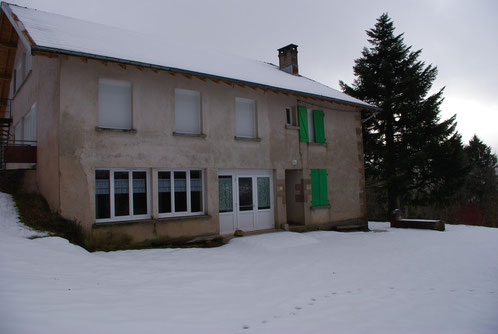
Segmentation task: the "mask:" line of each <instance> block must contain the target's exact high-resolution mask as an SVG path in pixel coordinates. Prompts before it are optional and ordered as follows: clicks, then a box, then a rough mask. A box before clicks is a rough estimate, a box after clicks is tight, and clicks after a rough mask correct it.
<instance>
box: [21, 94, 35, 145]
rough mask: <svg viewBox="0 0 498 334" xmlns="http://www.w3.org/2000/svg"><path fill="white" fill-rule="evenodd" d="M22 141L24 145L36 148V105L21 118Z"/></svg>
mask: <svg viewBox="0 0 498 334" xmlns="http://www.w3.org/2000/svg"><path fill="white" fill-rule="evenodd" d="M23 140H25V141H26V143H25V144H26V145H31V146H36V103H35V104H33V106H32V107H31V109H30V110H29V111H28V112H27V113H26V115H25V116H24V118H23Z"/></svg>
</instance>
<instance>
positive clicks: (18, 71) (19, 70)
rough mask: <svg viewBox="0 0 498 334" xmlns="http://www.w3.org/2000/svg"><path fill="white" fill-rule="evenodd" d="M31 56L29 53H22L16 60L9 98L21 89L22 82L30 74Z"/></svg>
mask: <svg viewBox="0 0 498 334" xmlns="http://www.w3.org/2000/svg"><path fill="white" fill-rule="evenodd" d="M31 66H32V56H31V54H30V53H29V52H27V51H23V52H22V54H20V55H19V58H18V59H17V63H16V65H15V68H14V73H13V83H12V84H11V96H13V95H14V94H15V93H17V91H18V90H19V89H20V88H21V86H22V84H23V82H24V81H25V80H26V78H27V77H28V74H29V72H31Z"/></svg>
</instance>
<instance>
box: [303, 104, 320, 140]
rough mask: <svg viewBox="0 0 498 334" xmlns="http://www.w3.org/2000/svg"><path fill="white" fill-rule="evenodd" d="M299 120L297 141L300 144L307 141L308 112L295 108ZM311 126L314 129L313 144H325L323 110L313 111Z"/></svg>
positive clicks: (304, 108)
mask: <svg viewBox="0 0 498 334" xmlns="http://www.w3.org/2000/svg"><path fill="white" fill-rule="evenodd" d="M297 111H298V118H299V140H300V141H302V142H308V141H309V131H308V110H307V109H306V107H303V106H299V107H297ZM313 126H314V129H315V138H314V139H315V142H316V143H325V128H324V125H323V110H313Z"/></svg>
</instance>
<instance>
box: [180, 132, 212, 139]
mask: <svg viewBox="0 0 498 334" xmlns="http://www.w3.org/2000/svg"><path fill="white" fill-rule="evenodd" d="M173 136H178V137H197V138H206V134H205V133H184V132H173Z"/></svg>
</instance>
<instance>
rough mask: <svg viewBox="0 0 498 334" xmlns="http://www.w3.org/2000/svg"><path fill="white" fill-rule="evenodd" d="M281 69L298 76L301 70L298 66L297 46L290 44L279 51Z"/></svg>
mask: <svg viewBox="0 0 498 334" xmlns="http://www.w3.org/2000/svg"><path fill="white" fill-rule="evenodd" d="M278 60H279V67H280V69H281V70H282V71H284V72H287V73H290V74H294V75H298V74H299V68H298V66H297V45H295V44H289V45H287V46H284V47H283V48H280V49H278Z"/></svg>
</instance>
